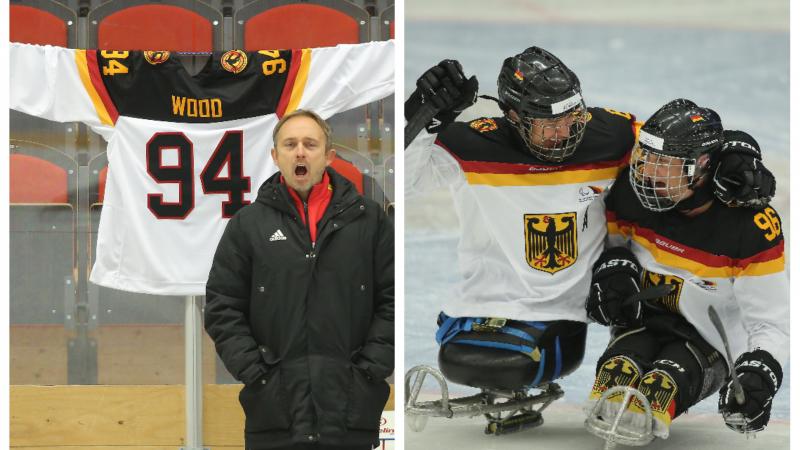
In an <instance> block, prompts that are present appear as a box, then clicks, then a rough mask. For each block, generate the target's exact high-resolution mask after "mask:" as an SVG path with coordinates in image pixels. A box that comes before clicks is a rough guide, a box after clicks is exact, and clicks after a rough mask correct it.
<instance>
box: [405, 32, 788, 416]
mask: <svg viewBox="0 0 800 450" xmlns="http://www.w3.org/2000/svg"><path fill="white" fill-rule="evenodd" d="M497 85H498V94H499V100H498V104H499V105H500V108H501V109H502V111H503V115H502V117H493V118H481V119H477V120H473V121H471V122H468V123H467V122H455V119H456V117H457V116H458V115H459V114H460V113H461V112H462V111H463V110H464V109H466V108H468V107H469V106H471V105H472V104H473V103H474V102H475V100H476V96H477V91H478V81H477V79H476V78H475V77H474V76H473V77H471V78H469V79H468V78H467V77H466V76H465V75H464V73H463V71H462V68H461V65H460V64H459V63H458V62H457V61H454V60H445V61H442V62H441V63H439V64H438V65H436V66H434V67H432V68H431V69H429V70H428V71H426V72H425V73H424V74H423V75H422V76H421V77H420V78H419V80H418V81H417V89H416V90H415V91H414V92H413V93H412V94H411V96H410V97H409V99H408V100H407V101H406V103H405V116H406V119H407V120H412V119H414V118H415V117H416V116H417V114H418V113H419V111H420V110H421V108H422V106H423V105H425V104H431V105H433V106H434V107H435V108H436V109H437V110H438V111H439V112H438V114H437V115H436V117H435V118H434V119H433V120H432V121H431V122H430V123H429V124H428V125H427V126H426V130H424V131H422V132H421V133H420V135H419V136H417V137H416V138H415V139H414V141H413V142H412V143H411V144H410V146H409V147H408V148H407V150H406V152H405V186H406V195H407V197H406V198H409V201H414V200H413V196H415V195H417V194H420V193H424V192H426V191H429V190H431V189H435V188H440V187H445V186H446V187H449V188H450V190H451V192H452V194H453V199H454V202H455V207H456V210H457V213H458V216H459V218H460V222H461V237H460V243H459V246H458V267H459V270H460V275H461V277H462V279H463V281H462V282H461V283H460V286H459V288H458V292H457V293H455V295H453V296H452V297H451V298H450V299H446V301H444V304H443V306H442V311H443V312H442V314H441V315H440V316H439V324H440V328H439V330H438V333H437V340H438V342H439V343H440V351H439V367H440V369H441V371H442V372H443V374H444V376H445V377H446V378H447V379H448V380H450V381H452V382H455V383H458V384H464V385H469V386H473V387H478V388H482V389H519V390H526V389H529V388H531V387H537V386H544V385H546V384H547V383H548V382H550V381H553V380H555V379H557V378H560V377H563V376H566V375H567V374H569V373H571V372H572V371H574V370H575V369H576V368H577V367H578V366H579V365H580V363H581V361H582V359H583V353H584V347H585V338H586V326H587V324H586V322H587V317H586V311H585V308H584V305H585V301H586V295H587V293H588V292H589V284H590V279H591V265H592V264H593V263H594V262H595V261H596V260H597V259H598V258H599V257H600V254H601V252H602V251H603V241H604V238H605V235H606V219H605V208H604V204H603V200H602V198H603V196H604V195H605V194H606V191H607V189H608V188H609V187H610V186H611V184H612V183H613V182H614V180H615V179H616V177H617V174H618V173H619V171H620V170H622V169H623V168H624V167H626V166H627V164H628V160H629V154H630V151H631V149H632V148H633V144H634V140H635V139H634V124H635V122H634V120H635V119H634V117H633V116H632V115H630V114H628V113H623V112H618V111H614V110H611V109H604V108H587V107H586V105H585V103H584V100H583V96H582V93H581V87H580V82H579V80H578V78H577V76H576V75H575V74H574V73H573V72H572V71H571V70H570V69H569V68H568V67H567V66H566V65H565V64H564V63H562V62H561V61H560V60H559V59H558V58H557V57H556V56H554V55H553V54H551V53H549V52H547V51H546V50H543V49H541V48H538V47H530V48H528V49H526V50H525V51H523V52H522V53H520V54H518V55H515V56H512V57H509V58H507V59H506V60H505V61H504V62H503V65H502V68H501V71H500V75H499V78H498V81H497ZM742 161H744V162H745V163H746V165H742V166H740V165H741V163H742ZM731 164H732V165H731ZM720 171H721V172H720V173H724V174H727V176H726V177H720V178H721V179H720V180H718V181H720V183H721V185H722V186H726V187H727V188H728V190H727V191H726V192H725V195H726V196H727V197H726V199H727V201H729V203H731V204H732V205H738V204H752V203H759V202H762V201H764V200H765V199H766V200H767V201H768V199H769V198H771V195H772V192H773V191H774V179H773V178H772V176H771V174H769V172H768V171H767V170H766V169H765V168H764V167H763V166H762V165H761V163H760V161H755V158H754V157H753V156H752V155H741V154H738V153H737V154H731V155H730V156H729V157H728V158H725V159H723V161H722V163H721V168H720ZM729 172H732V173H729ZM722 178H724V179H722ZM443 263H444V262H443ZM447 263H450V262H447ZM443 300H444V299H443ZM531 419H532V420H531V421H532V422H533V423H541V421H540V417H533V418H531Z"/></svg>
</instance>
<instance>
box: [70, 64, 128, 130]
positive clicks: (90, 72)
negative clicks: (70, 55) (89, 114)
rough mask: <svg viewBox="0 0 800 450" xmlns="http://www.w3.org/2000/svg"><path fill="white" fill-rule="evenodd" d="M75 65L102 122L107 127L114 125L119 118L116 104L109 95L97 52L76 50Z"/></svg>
mask: <svg viewBox="0 0 800 450" xmlns="http://www.w3.org/2000/svg"><path fill="white" fill-rule="evenodd" d="M75 64H76V65H77V66H78V74H79V75H80V77H81V82H82V83H83V87H84V89H86V93H87V94H89V98H91V99H92V104H93V105H94V109H95V111H96V112H97V117H98V118H99V119H100V122H101V123H103V124H105V125H114V124H115V123H117V118H119V112H118V111H117V108H116V106H114V102H113V101H112V100H111V96H110V95H109V94H108V90H107V89H106V85H105V84H103V77H102V76H101V75H100V67H99V66H98V64H97V50H75Z"/></svg>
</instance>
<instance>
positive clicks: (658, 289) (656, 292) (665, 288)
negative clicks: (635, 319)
mask: <svg viewBox="0 0 800 450" xmlns="http://www.w3.org/2000/svg"><path fill="white" fill-rule="evenodd" d="M672 289H673V285H672V284H659V285H658V286H650V287H648V288H645V289H642V290H641V291H639V292H637V293H635V294H633V295H631V296H630V297H628V298H626V299H625V302H624V303H623V306H631V305H633V304H635V303H639V302H641V303H643V304H644V305H645V306H647V307H650V308H655V309H661V308H659V307H658V306H656V305H653V304H651V303H650V300H655V299H657V298H660V297H663V296H665V295H669V293H670V292H672Z"/></svg>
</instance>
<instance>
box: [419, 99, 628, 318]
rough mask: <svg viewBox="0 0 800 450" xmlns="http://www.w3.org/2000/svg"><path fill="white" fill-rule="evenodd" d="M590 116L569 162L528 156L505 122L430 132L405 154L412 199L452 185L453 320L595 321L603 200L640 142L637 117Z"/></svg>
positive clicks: (449, 305)
mask: <svg viewBox="0 0 800 450" xmlns="http://www.w3.org/2000/svg"><path fill="white" fill-rule="evenodd" d="M589 112H590V113H591V119H590V120H589V122H588V125H587V131H586V134H585V135H584V139H583V141H582V142H581V145H580V146H579V148H578V150H577V151H576V153H575V154H574V155H573V157H571V158H570V159H569V160H568V161H566V162H565V163H562V164H555V163H544V162H542V161H541V160H539V159H537V158H535V157H534V156H533V155H532V154H530V153H529V152H527V150H526V147H525V144H524V143H523V142H522V140H521V139H520V137H519V136H518V134H517V131H516V130H515V129H514V128H513V127H512V126H511V125H510V124H509V123H508V122H507V121H506V120H505V119H503V118H494V119H491V118H483V119H478V120H475V121H472V122H470V123H462V122H457V123H454V124H452V125H450V126H449V127H447V129H445V130H444V131H443V132H442V133H440V134H439V135H438V139H437V136H433V135H429V134H427V133H425V132H424V131H423V132H422V134H421V136H418V137H417V139H415V141H414V142H413V143H412V144H411V145H410V146H409V148H408V149H406V152H405V189H406V198H407V199H408V202H413V201H424V200H423V199H416V198H412V197H414V196H415V195H417V194H420V193H423V192H426V191H428V190H431V189H434V188H440V187H444V186H448V187H449V188H450V189H451V191H452V194H453V199H454V202H455V207H456V212H457V214H458V217H459V222H460V241H459V246H458V267H459V272H460V275H461V281H460V283H459V287H458V291H457V292H455V293H454V294H453V295H452V297H451V298H450V299H448V300H447V301H446V302H445V305H444V306H443V311H444V312H445V313H446V314H448V315H450V316H460V317H464V316H471V317H504V318H514V319H517V320H575V321H584V322H586V321H587V316H586V311H585V308H584V304H585V301H586V296H587V295H588V293H589V282H590V279H591V267H592V264H593V263H594V261H596V260H597V258H598V257H599V255H600V253H601V252H602V250H603V243H604V239H605V235H606V220H605V209H604V205H603V197H604V195H605V194H606V193H607V189H608V188H609V187H610V186H611V184H612V183H613V182H614V180H615V179H616V177H617V174H618V173H619V171H620V170H621V168H622V167H625V166H626V165H627V162H628V156H629V152H630V150H631V148H632V146H633V142H634V133H633V124H634V121H633V117H631V116H630V115H629V114H625V113H619V112H616V111H611V110H604V109H600V108H590V109H589ZM435 139H436V142H435V143H434V140H435ZM443 263H445V262H443ZM447 263H450V262H447Z"/></svg>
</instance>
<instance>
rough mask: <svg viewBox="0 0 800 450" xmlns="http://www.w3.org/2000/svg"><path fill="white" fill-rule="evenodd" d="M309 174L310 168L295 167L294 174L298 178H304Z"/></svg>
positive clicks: (301, 165)
mask: <svg viewBox="0 0 800 450" xmlns="http://www.w3.org/2000/svg"><path fill="white" fill-rule="evenodd" d="M307 173H308V167H306V166H305V164H298V165H296V166H295V167H294V174H295V175H296V176H298V177H302V176H303V175H305V174H307Z"/></svg>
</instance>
